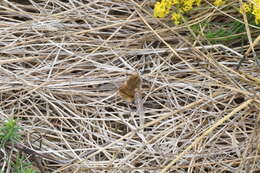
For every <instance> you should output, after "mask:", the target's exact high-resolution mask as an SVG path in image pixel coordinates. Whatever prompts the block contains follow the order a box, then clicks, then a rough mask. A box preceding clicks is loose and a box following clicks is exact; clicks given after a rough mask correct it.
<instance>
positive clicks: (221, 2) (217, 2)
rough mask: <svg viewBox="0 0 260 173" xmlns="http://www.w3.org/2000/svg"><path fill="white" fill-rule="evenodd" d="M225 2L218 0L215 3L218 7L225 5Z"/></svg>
mask: <svg viewBox="0 0 260 173" xmlns="http://www.w3.org/2000/svg"><path fill="white" fill-rule="evenodd" d="M224 3H225V2H224V1H223V0H216V1H215V2H214V3H213V4H214V5H215V6H217V7H219V6H221V5H223V4H224Z"/></svg>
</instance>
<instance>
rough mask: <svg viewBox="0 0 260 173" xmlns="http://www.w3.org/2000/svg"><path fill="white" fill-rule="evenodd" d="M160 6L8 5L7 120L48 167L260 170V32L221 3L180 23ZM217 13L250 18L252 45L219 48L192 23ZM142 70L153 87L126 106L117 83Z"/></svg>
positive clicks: (100, 1) (3, 47) (4, 45)
mask: <svg viewBox="0 0 260 173" xmlns="http://www.w3.org/2000/svg"><path fill="white" fill-rule="evenodd" d="M152 4H153V3H151V1H137V0H128V1H123V2H122V1H120V0H109V1H108V0H93V1H82V0H70V1H69V0H48V1H44V0H24V1H20V0H13V1H11V0H10V1H7V0H3V1H1V3H0V9H1V10H0V20H1V23H0V53H1V57H0V64H1V66H0V70H1V73H0V74H1V95H0V97H1V102H0V109H1V110H0V113H1V121H3V120H6V119H8V118H10V117H15V118H18V119H19V124H20V125H21V126H22V127H23V129H24V131H23V132H22V133H23V136H24V138H23V141H21V145H26V146H27V147H28V148H30V149H32V150H33V151H35V153H33V155H34V157H33V158H34V159H32V162H33V163H34V165H35V167H36V168H37V169H41V171H42V172H63V173H67V172H68V173H71V172H89V173H94V172H95V173H105V172H113V173H126V172H129V173H141V172H142V173H148V172H154V173H159V172H161V173H163V172H189V173H191V172H201V173H203V172H223V173H224V172H225V173H229V172H241V173H242V172H251V173H253V172H254V173H256V172H257V171H260V154H259V153H260V141H259V139H260V136H259V134H260V95H259V93H260V78H259V76H260V75H259V74H260V67H259V66H257V65H256V63H255V58H256V57H255V56H257V55H258V57H259V53H260V46H259V43H257V41H255V42H254V40H259V38H260V37H259V38H257V34H254V33H258V34H259V27H256V26H253V25H251V24H248V22H247V21H244V19H243V17H242V16H240V15H239V14H237V13H234V10H232V9H231V10H224V9H216V8H214V7H212V6H210V5H208V6H206V5H204V6H202V7H200V8H201V9H200V10H199V11H194V14H192V15H191V16H190V17H189V21H188V22H186V23H184V24H182V25H180V26H173V25H172V23H171V22H169V20H168V19H162V20H158V19H155V18H153V17H152V15H151V14H152ZM228 5H232V6H234V5H238V2H236V1H230V4H228ZM223 8H224V7H223ZM215 20H222V22H232V21H234V20H237V21H240V22H242V23H245V25H246V26H247V31H246V32H245V33H243V34H244V35H245V36H246V40H249V42H248V41H247V42H245V43H244V44H243V45H242V44H241V43H240V41H241V40H240V39H239V38H238V39H236V40H234V41H229V42H224V41H223V43H221V44H217V45H212V44H210V43H209V42H208V41H206V40H205V39H203V38H202V35H198V34H197V33H194V32H193V30H192V28H191V26H192V25H193V24H196V23H199V22H202V21H207V22H212V21H215ZM201 30H203V28H202V29H201ZM250 40H251V41H250ZM224 45H225V46H224ZM242 50H244V51H245V52H246V51H248V52H247V54H246V55H247V56H246V59H245V61H244V62H243V63H242V65H241V67H240V71H237V70H236V67H237V64H238V62H239V61H240V59H241V58H242V57H243V55H242V54H243V53H241V51H242ZM135 71H137V72H138V73H139V74H140V76H141V78H142V87H141V90H140V92H138V93H137V96H136V101H135V103H126V102H125V101H124V100H122V99H121V98H120V97H119V96H118V94H117V89H118V88H119V86H120V85H121V84H122V83H123V81H124V80H126V79H127V76H128V75H129V74H131V73H134V72H135ZM18 149H19V148H18ZM5 152H8V151H5ZM27 154H28V153H27ZM14 156H15V154H14V155H13V157H14ZM35 156H37V157H38V161H37V159H35ZM39 160H40V161H39ZM2 169H4V168H2Z"/></svg>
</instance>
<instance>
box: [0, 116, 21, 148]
mask: <svg viewBox="0 0 260 173" xmlns="http://www.w3.org/2000/svg"><path fill="white" fill-rule="evenodd" d="M19 129H20V127H19V126H18V125H17V123H16V120H13V119H11V120H8V121H7V122H6V123H4V124H3V125H2V127H0V148H3V147H4V146H5V144H6V143H8V142H10V143H16V142H17V141H19V139H20V135H19V133H18V131H19Z"/></svg>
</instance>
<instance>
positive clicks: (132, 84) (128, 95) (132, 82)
mask: <svg viewBox="0 0 260 173" xmlns="http://www.w3.org/2000/svg"><path fill="white" fill-rule="evenodd" d="M140 84H141V78H140V76H139V75H138V73H134V74H132V75H131V76H130V77H129V78H128V79H127V81H125V83H124V84H123V85H122V86H121V87H120V88H119V90H118V92H119V95H120V96H121V97H122V99H124V100H126V101H128V102H133V100H134V97H135V92H136V89H138V88H139V87H140Z"/></svg>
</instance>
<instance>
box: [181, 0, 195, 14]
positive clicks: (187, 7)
mask: <svg viewBox="0 0 260 173" xmlns="http://www.w3.org/2000/svg"><path fill="white" fill-rule="evenodd" d="M193 3H194V0H186V1H184V2H183V7H182V10H183V11H184V12H187V11H190V10H191V9H192V6H193Z"/></svg>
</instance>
